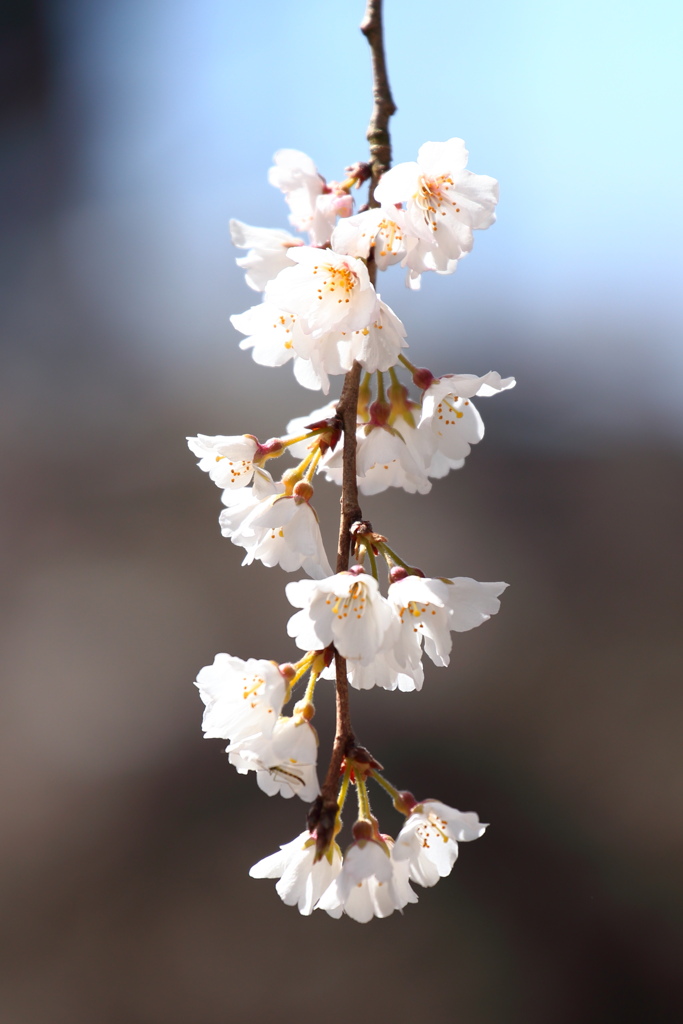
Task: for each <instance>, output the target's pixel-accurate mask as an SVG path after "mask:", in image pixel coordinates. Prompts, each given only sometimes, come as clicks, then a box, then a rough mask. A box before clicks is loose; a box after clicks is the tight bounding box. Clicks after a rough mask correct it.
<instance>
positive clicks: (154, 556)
mask: <svg viewBox="0 0 683 1024" xmlns="http://www.w3.org/2000/svg"><path fill="white" fill-rule="evenodd" d="M1 10H2V41H1V57H0V75H1V78H2V86H3V89H2V141H1V146H0V187H1V189H2V207H3V224H4V230H3V234H2V241H1V242H0V254H1V260H2V292H3V296H2V312H1V314H0V317H1V322H2V356H1V360H2V367H1V368H2V375H1V380H0V390H1V397H2V403H1V407H0V417H1V422H2V431H1V432H0V458H1V462H2V479H3V491H2V493H3V500H2V503H1V506H0V527H1V529H2V546H3V556H4V564H5V569H4V573H3V576H4V582H5V588H4V596H3V615H2V619H1V620H0V630H1V631H2V665H3V684H2V698H1V699H2V716H1V720H0V721H1V724H0V739H1V742H0V764H1V766H2V779H3V789H4V791H5V793H4V799H3V810H2V815H3V825H2V835H3V839H2V848H1V852H0V871H1V877H0V899H1V901H2V913H1V914H0V922H1V924H0V929H1V930H2V932H3V933H4V934H3V935H2V943H1V945H2V949H3V957H2V965H1V966H0V973H1V975H2V985H1V988H2V992H3V995H2V997H1V1000H2V1005H1V1006H0V1022H1V1024H189V1022H192V1024H219V1022H225V1021H231V1020H233V1019H239V1020H243V1021H247V1022H249V1024H261V1022H263V1024H266V1022H271V1021H273V1020H280V1021H287V1022H288V1021H292V1020H295V1019H296V1020H298V1019H300V1018H301V1015H302V1014H308V1015H311V1014H315V1016H316V1019H317V1017H318V1016H325V1018H326V1019H327V1020H329V1021H331V1022H332V1024H336V1022H337V1021H344V1020H347V1019H348V1017H349V1016H350V1015H351V1014H358V1012H359V1011H360V1012H361V1013H363V1014H373V1015H378V1014H381V1015H382V1017H383V1018H392V1019H394V1020H400V1021H402V1020H409V1019H413V1017H414V1016H415V1015H416V1014H418V1013H424V1011H425V1008H426V1007H428V1008H429V1012H430V1013H433V1014H435V1015H436V1016H439V1017H440V1018H441V1019H444V1020H453V1021H457V1022H458V1024H517V1022H520V1024H521V1022H524V1024H548V1022H553V1024H577V1022H582V1024H583V1022H594V1021H595V1022H617V1021H618V1022H619V1024H628V1022H634V1024H640V1022H646V1021H647V1022H648V1024H650V1022H655V1024H658V1022H663V1024H664V1022H666V1024H669V1022H674V1021H679V1020H681V1019H683V995H682V991H683V986H682V985H681V958H680V954H681V939H682V938H683V935H682V934H681V921H682V916H683V915H682V904H683V885H682V884H681V867H680V865H681V853H682V852H683V849H682V848H683V819H682V815H681V808H682V806H683V764H682V760H681V742H680V741H681V721H682V717H681V714H682V712H683V699H682V697H681V680H682V678H683V672H682V669H683V631H682V630H681V613H680V608H681V601H680V596H679V588H680V585H679V580H680V577H681V571H682V569H683V565H682V564H681V563H682V562H683V556H682V549H681V540H680V537H681V523H682V519H683V479H682V475H681V466H682V459H681V454H682V452H681V446H682V442H683V402H682V401H681V374H682V372H683V349H682V348H681V345H680V342H679V338H680V329H681V323H682V320H683V316H682V300H681V290H680V287H677V285H679V282H680V259H679V251H680V238H681V232H682V229H683V213H682V209H683V207H682V205H681V202H680V195H681V186H682V184H683V183H682V182H681V166H682V157H683V145H682V143H681V136H680V130H679V128H680V102H681V75H680V28H681V20H682V18H681V13H680V7H679V6H678V5H675V4H674V3H673V2H671V3H668V2H662V0H653V2H650V3H649V4H645V3H642V2H635V3H632V4H628V3H627V4H623V3H620V4H617V3H616V2H610V0H598V2H597V3H595V2H593V3H588V2H586V0H578V2H577V0H575V2H572V3H571V4H570V3H569V2H568V0H558V2H557V3H554V4H547V3H544V2H541V0H523V2H520V3H513V4H506V3H503V2H502V0H493V2H492V3H491V4H488V5H487V6H486V8H483V9H480V10H477V9H475V8H473V7H472V6H471V5H466V4H457V3H450V2H448V0H435V2H433V3H430V4H429V5H428V6H427V7H424V8H423V7H421V6H418V5H417V3H415V2H413V3H409V2H408V0H387V3H386V13H385V20H386V36H387V53H388V63H389V71H390V75H391V81H392V86H393V91H394V95H395V99H396V102H397V104H398V107H399V112H398V114H397V116H396V117H395V119H394V121H393V123H392V132H393V139H394V158H395V160H396V161H401V160H410V159H414V158H415V154H416V151H417V148H418V147H419V145H420V144H421V143H422V142H424V141H426V140H441V139H446V138H449V137H451V136H454V135H458V136H462V137H463V138H464V139H465V140H466V142H467V144H468V148H469V149H470V154H471V156H470V167H471V169H472V170H474V171H476V172H478V173H485V174H491V175H494V176H495V177H497V178H499V179H500V181H501V203H500V207H499V210H500V213H499V220H498V223H497V224H496V225H495V227H494V228H493V229H492V230H490V231H488V232H480V233H477V236H476V239H475V247H474V251H473V253H472V254H471V255H470V256H469V257H468V258H467V259H465V260H463V261H462V263H461V265H460V267H459V269H458V272H457V274H455V275H454V276H452V277H449V278H439V279H436V280H434V279H425V280H424V284H423V288H422V291H421V292H419V293H410V292H408V291H407V290H405V289H404V286H403V281H402V273H401V272H400V271H399V270H398V269H397V270H395V271H394V272H393V273H389V274H387V282H386V284H384V282H382V288H383V297H384V298H386V299H387V300H388V301H389V302H390V304H391V305H392V306H393V307H394V308H395V309H396V311H397V312H398V314H399V315H400V316H401V318H402V319H403V320H404V322H405V323H406V326H407V328H408V340H409V342H410V344H411V352H410V355H411V356H412V357H413V358H414V359H415V360H416V361H417V362H418V363H419V364H421V365H428V366H429V367H430V368H431V369H432V370H433V371H434V372H435V373H444V372H453V371H454V372H471V373H477V374H480V373H484V372H486V371H487V370H489V369H496V370H498V371H499V372H500V373H501V374H503V375H508V374H514V375H516V376H517V378H518V382H519V383H518V386H517V388H516V389H515V390H514V391H512V392H509V393H505V394H504V395H501V396H500V397H497V398H496V399H495V400H493V401H491V400H490V399H485V400H482V401H481V402H480V403H479V408H480V410H481V411H482V414H483V415H484V418H485V420H486V423H487V437H486V441H485V443H484V444H482V445H480V446H479V448H478V449H476V450H475V451H474V452H473V454H472V456H471V457H470V459H469V460H468V464H467V466H466V468H465V469H464V470H463V471H462V472H460V473H453V474H451V475H450V476H449V477H447V478H446V479H445V480H442V481H437V482H436V483H435V486H434V488H433V491H432V493H431V495H430V496H429V497H427V498H421V497H418V496H413V497H411V496H405V495H403V494H402V493H401V494H399V493H389V494H385V495H381V496H378V497H376V498H372V499H368V500H367V501H366V502H364V512H365V514H366V515H367V516H368V517H369V518H371V519H372V521H373V523H374V525H375V528H376V529H379V530H381V532H383V533H386V534H388V535H389V537H390V539H391V541H392V542H393V544H394V546H395V547H398V549H399V550H400V551H401V552H402V553H404V554H405V556H406V557H407V558H408V559H409V560H410V561H411V562H412V563H413V564H419V565H422V566H423V568H425V570H426V571H428V572H432V574H434V575H437V574H440V573H445V574H447V575H452V576H453V575H464V576H473V577H475V578H477V579H480V580H498V579H504V580H507V581H508V582H510V584H511V586H510V589H509V591H508V592H507V593H506V595H505V598H504V602H503V608H502V611H501V614H500V615H499V616H498V617H497V618H496V619H494V620H492V621H491V622H490V623H487V624H486V625H485V626H484V627H483V628H482V629H480V630H475V631H474V632H472V633H466V634H462V635H458V636H456V646H455V649H454V657H453V661H452V665H451V668H450V669H449V670H440V671H434V672H432V673H431V674H429V675H428V678H427V681H426V683H425V688H424V691H423V692H422V693H421V694H400V693H394V694H391V693H385V692H383V691H381V692H375V691H371V692H369V693H366V694H362V695H358V694H354V695H353V697H354V699H353V708H354V722H355V724H356V727H357V731H358V734H359V738H360V739H361V741H362V742H363V743H365V744H366V745H367V746H369V747H370V748H371V749H372V751H373V753H374V754H375V756H377V757H378V758H379V759H380V760H381V761H382V762H383V763H384V765H385V768H386V772H387V775H388V777H389V778H390V779H392V781H394V782H395V783H396V784H397V785H399V786H401V787H406V788H410V789H412V790H414V791H415V792H416V793H417V794H418V796H427V795H431V796H435V797H439V798H440V799H443V800H444V801H445V802H447V803H450V804H452V805H454V806H457V807H460V808H461V809H463V810H469V809H476V810H477V811H478V812H479V814H480V815H481V817H482V818H483V819H484V820H486V821H490V822H492V826H491V828H490V830H489V832H488V833H487V835H486V837H485V838H484V839H482V840H481V841H480V842H477V843H476V844H473V845H465V846H464V848H461V857H460V861H459V863H458V865H457V866H456V868H455V870H454V872H453V874H452V875H451V877H450V878H449V879H447V880H443V881H442V882H441V883H440V884H439V885H438V886H437V887H436V888H434V889H430V890H420V904H419V905H418V906H417V907H408V908H407V910H406V912H405V914H404V916H400V915H399V914H395V915H394V916H393V917H392V918H390V919H388V920H385V921H374V922H372V923H371V924H370V925H367V926H365V927H364V928H361V926H360V925H356V924H355V923H354V922H351V921H348V920H344V921H341V922H335V921H332V920H331V919H330V918H328V917H327V916H326V915H323V914H316V915H313V917H312V918H310V919H304V918H300V917H299V915H298V914H297V912H296V911H295V910H293V909H290V908H286V907H284V906H283V905H282V904H281V902H280V900H279V899H278V897H277V896H276V894H275V892H274V886H273V883H271V882H268V881H259V882H257V881H250V880H249V879H248V878H247V872H248V869H249V866H250V865H251V864H252V863H254V862H255V861H256V860H258V859H260V858H261V857H263V856H265V855H266V854H268V853H270V852H272V851H274V850H275V849H276V848H277V847H278V845H279V844H280V843H284V842H287V841H289V840H290V839H291V838H293V837H294V836H295V835H296V834H297V833H298V832H299V831H300V830H301V828H302V827H303V819H304V814H305V808H304V806H303V805H302V804H301V803H300V802H299V801H296V803H295V802H285V801H283V800H268V799H267V798H266V797H265V796H264V795H263V794H261V793H260V792H259V791H258V790H257V787H256V785H255V782H254V780H253V778H243V777H238V776H237V775H236V774H235V773H234V772H233V771H232V769H230V768H229V765H228V763H227V759H226V758H225V756H224V755H223V754H222V752H221V745H220V743H219V742H217V741H212V742H205V741H203V740H202V738H201V732H200V719H201V703H200V700H199V697H198V695H197V693H196V691H195V689H194V687H193V686H192V681H193V679H194V678H195V676H196V673H197V671H198V669H199V668H200V667H201V666H202V665H205V664H208V663H210V662H211V661H212V660H213V657H214V655H215V653H216V652H217V651H229V652H230V653H232V654H236V655H238V656H241V657H243V658H247V657H252V656H255V657H268V658H274V659H277V660H280V661H284V660H287V659H289V658H291V657H292V656H293V655H294V654H295V651H294V648H293V645H292V644H291V642H290V641H288V639H287V638H286V635H285V628H284V627H285V623H286V620H287V618H288V617H289V614H290V611H291V609H290V607H289V605H288V604H287V602H286V600H285V597H284V590H283V588H284V583H285V581H286V577H285V574H284V573H281V572H279V570H265V569H263V568H262V567H261V566H260V565H257V566H254V567H251V568H250V569H240V567H239V566H240V561H241V556H240V551H239V550H238V549H236V548H234V547H233V546H232V545H230V543H229V542H227V541H226V540H224V539H223V538H221V536H220V533H219V530H218V527H217V525H216V522H215V520H216V517H217V514H218V511H219V493H218V491H217V489H216V488H215V486H214V485H213V484H211V482H210V481H209V480H208V479H207V478H206V477H205V476H203V475H202V474H200V473H199V472H198V471H197V469H196V468H195V464H194V463H195V460H194V458H193V457H192V456H191V455H190V454H189V452H188V451H187V449H186V447H185V442H184V437H185V435H187V434H190V435H193V434H196V433H198V432H202V433H207V434H215V433H225V434H230V433H242V432H253V433H256V434H258V435H259V436H260V437H262V438H265V437H268V436H270V435H272V434H277V433H279V432H281V431H282V428H283V425H284V423H286V421H287V420H288V419H289V418H290V417H292V416H294V415H301V414H304V413H306V412H308V411H309V410H311V409H314V408H316V407H317V406H319V405H320V404H322V401H321V396H320V395H319V394H316V393H313V392H311V393H309V392H304V391H303V390H302V389H301V388H299V387H298V386H297V385H295V383H294V381H293V378H292V375H291V371H290V370H289V368H284V369H282V370H279V371H276V370H267V369H263V368H259V367H256V366H255V365H254V364H253V363H252V362H251V360H250V358H249V356H248V355H247V354H245V353H241V352H239V350H238V348H237V345H238V339H239V336H238V335H236V333H235V332H234V331H233V330H232V328H231V327H230V324H229V321H228V318H229V316H230V314H232V313H234V312H239V311H242V310H243V309H246V308H247V307H248V306H249V305H251V304H252V303H253V302H254V301H257V297H256V296H255V295H254V293H253V292H250V291H249V289H248V288H247V287H246V285H245V284H244V281H243V278H242V274H241V272H240V271H239V270H238V269H237V268H236V267H235V265H234V257H235V255H237V254H236V252H235V250H233V249H232V247H231V245H230V241H229V233H228V221H229V218H230V217H231V216H235V217H238V218H239V219H241V220H244V221H246V222H247V223H252V224H257V225H264V226H273V227H275V226H277V227H286V226H287V221H286V208H285V206H284V203H283V202H282V199H281V196H280V194H279V193H277V192H276V191H275V190H274V189H272V188H270V186H268V184H267V181H266V174H267V169H268V167H269V165H270V162H271V156H272V153H273V152H274V151H275V150H276V149H278V148H281V147H292V148H298V149H302V150H304V151H306V152H308V153H310V155H311V156H312V157H313V158H314V160H315V161H316V163H317V165H318V167H319V168H320V170H321V172H322V173H323V174H324V175H326V176H327V177H328V178H340V177H341V176H342V173H343V168H344V167H345V166H346V165H347V164H349V163H351V162H353V161H355V160H358V159H363V158H364V157H365V154H366V143H365V138H364V135H365V128H366V125H367V121H368V117H369V113H370V107H371V102H370V90H371V83H370V70H369V55H368V52H367V46H366V43H365V40H364V39H363V37H362V36H361V35H360V33H359V31H358V27H357V26H358V24H359V22H360V20H361V17H362V13H363V10H362V3H361V2H358V3H355V4H352V3H346V4H343V5H339V6H334V5H328V4H325V5H323V4H322V3H314V2H312V0H305V2H298V0H297V2H294V3H290V4H284V3H271V2H269V0H266V2H265V3H262V4H247V5H243V4H237V3H236V2H234V0H99V2H98V3H88V2H86V0H52V2H49V0H42V2H41V0H5V2H4V3H3V4H2V8H1ZM337 497H338V495H337V494H336V493H335V491H334V489H333V488H332V487H331V486H330V485H327V486H323V485H322V484H321V487H320V488H319V490H318V494H317V496H316V498H317V501H316V504H317V507H318V508H319V510H320V513H321V517H322V519H323V525H324V531H325V535H326V537H327V538H328V540H329V542H330V545H333V544H334V537H335V534H336V524H335V509H336V502H337ZM420 528H422V530H421V529H420ZM323 698H324V699H323V701H322V704H323V707H322V709H321V712H320V714H319V717H318V720H317V721H316V724H319V727H320V732H321V742H322V752H321V760H324V758H325V753H324V751H325V750H326V749H327V746H328V744H329V741H330V729H329V726H328V725H327V724H326V723H325V721H324V719H325V717H326V716H325V714H324V712H328V713H329V711H330V709H331V700H330V695H329V694H328V695H327V696H325V695H323ZM376 804H377V810H378V812H379V813H380V816H381V822H382V826H383V827H384V828H385V829H386V830H388V831H394V832H395V831H396V829H397V828H398V825H399V822H398V818H397V816H396V815H395V814H394V812H393V810H392V809H391V807H390V806H389V804H388V802H384V801H383V797H382V795H381V794H380V795H378V796H377V797H376Z"/></svg>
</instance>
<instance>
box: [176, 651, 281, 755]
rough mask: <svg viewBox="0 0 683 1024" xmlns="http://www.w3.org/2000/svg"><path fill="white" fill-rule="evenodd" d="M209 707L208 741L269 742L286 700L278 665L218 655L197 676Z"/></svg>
mask: <svg viewBox="0 0 683 1024" xmlns="http://www.w3.org/2000/svg"><path fill="white" fill-rule="evenodd" d="M196 686H197V687H198V689H199V694H200V696H201V698H202V700H203V701H204V704H205V705H206V708H205V710H204V719H203V722H202V729H203V731H204V735H205V737H206V738H207V739H211V738H220V739H226V740H227V739H231V740H233V741H238V740H245V739H250V738H252V737H259V738H265V739H270V737H271V736H272V733H273V730H274V729H275V724H276V722H277V719H278V715H279V713H280V709H281V707H282V704H283V701H284V699H285V693H286V684H285V680H284V678H283V676H282V674H281V672H280V670H279V669H278V666H277V665H276V664H275V662H272V661H262V660H257V659H255V658H249V660H248V661H242V659H241V658H235V657H233V655H231V654H217V655H216V657H215V659H214V662H213V665H206V666H205V667H204V668H203V669H201V671H200V672H199V674H198V676H197V682H196Z"/></svg>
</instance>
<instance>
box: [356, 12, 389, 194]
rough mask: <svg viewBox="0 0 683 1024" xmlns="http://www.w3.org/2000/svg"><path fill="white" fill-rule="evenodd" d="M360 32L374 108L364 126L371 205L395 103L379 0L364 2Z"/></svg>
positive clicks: (386, 165)
mask: <svg viewBox="0 0 683 1024" xmlns="http://www.w3.org/2000/svg"><path fill="white" fill-rule="evenodd" d="M360 30H361V32H362V33H363V35H364V36H365V38H366V39H367V41H368V43H369V46H370V52H371V54H372V95H373V97H374V101H375V103H374V106H373V108H372V116H371V117H370V124H369V125H368V131H367V140H368V142H369V143H370V167H371V170H372V179H371V181H370V191H369V199H368V203H369V205H370V206H371V207H372V206H377V205H379V204H378V203H376V202H375V186H376V185H377V183H378V181H379V179H380V178H381V177H382V175H383V174H384V172H385V171H388V170H389V168H390V167H391V139H390V137H389V118H390V117H391V115H392V114H395V113H396V104H395V103H394V100H393V97H392V95H391V88H390V86H389V76H388V74H387V63H386V58H385V56H384V29H383V26H382V0H367V6H366V8H365V17H364V18H363V21H362V23H361V26H360Z"/></svg>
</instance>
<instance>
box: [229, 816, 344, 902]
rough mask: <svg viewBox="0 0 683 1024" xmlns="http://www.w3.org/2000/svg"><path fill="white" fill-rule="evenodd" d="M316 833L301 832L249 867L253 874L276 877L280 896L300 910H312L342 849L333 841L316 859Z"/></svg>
mask: <svg viewBox="0 0 683 1024" xmlns="http://www.w3.org/2000/svg"><path fill="white" fill-rule="evenodd" d="M315 840H316V837H315V835H313V834H311V833H310V832H302V833H301V835H299V836H297V837H296V839H293V840H292V841H291V843H286V844H285V845H284V846H281V847H280V849H279V851H278V852H277V853H272V854H271V855H270V856H269V857H264V858H263V860H260V861H258V863H257V864H254V866H253V867H252V868H250V869H249V874H250V875H251V877H252V878H277V879H279V881H278V882H277V885H276V886H275V891H276V892H277V894H278V896H279V897H280V899H281V900H282V901H283V903H285V904H286V905H287V906H289V907H293V906H294V905H296V906H297V907H298V909H299V913H300V914H304V915H306V916H307V915H308V914H311V913H312V912H313V910H314V908H315V905H316V903H317V902H318V900H319V899H320V897H321V896H322V894H323V893H324V892H325V890H326V889H327V888H329V886H330V885H331V884H332V882H333V881H334V880H335V878H336V877H337V875H338V874H339V872H340V871H341V866H342V858H341V850H340V849H339V847H338V846H337V844H336V843H332V845H331V846H330V848H329V850H328V851H327V853H326V854H325V855H324V856H323V857H321V858H320V860H318V861H316V860H315Z"/></svg>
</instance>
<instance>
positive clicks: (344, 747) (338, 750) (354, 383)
mask: <svg viewBox="0 0 683 1024" xmlns="http://www.w3.org/2000/svg"><path fill="white" fill-rule="evenodd" d="M360 30H361V32H362V33H363V35H364V36H365V38H366V39H367V41H368V44H369V46H370V53H371V57H372V80H373V90H372V91H373V97H374V106H373V110H372V115H371V117H370V123H369V125H368V130H367V136H366V137H367V140H368V142H369V144H370V166H371V172H372V177H371V181H370V188H369V193H368V202H369V205H370V206H376V205H378V204H377V203H376V202H375V199H374V191H375V186H376V185H377V183H378V182H379V180H380V178H381V177H382V175H383V174H384V172H385V171H387V170H388V169H389V166H390V164H391V140H390V137H389V118H390V117H391V115H392V114H394V113H395V112H396V105H395V103H394V101H393V98H392V95H391V88H390V86H389V78H388V75H387V68H386V60H385V56H384V35H383V28H382V0H367V6H366V9H365V15H364V17H363V21H362V23H361V26H360ZM368 273H369V276H370V280H371V282H372V284H373V286H374V285H375V282H376V279H377V265H376V264H375V261H374V259H372V258H371V259H370V260H369V261H368ZM360 379H361V366H360V363H358V362H354V364H353V366H352V368H351V369H350V370H349V372H348V373H347V374H346V377H345V378H344V386H343V388H342V393H341V398H340V399H339V402H338V404H337V417H338V419H339V420H340V421H341V423H342V427H343V431H344V449H343V458H342V467H343V468H342V495H341V516H340V523H339V542H338V546H337V570H336V571H337V572H344V571H345V570H346V569H348V567H349V557H350V553H351V529H352V527H353V525H354V523H356V522H358V521H359V520H361V519H362V518H363V515H362V512H361V509H360V505H359V501H358V477H357V472H356V448H357V444H356V423H357V418H358V391H359V388H360ZM335 670H336V729H335V737H334V745H333V747H332V756H331V758H330V764H329V768H328V770H327V775H326V777H325V782H324V783H323V786H322V789H321V793H320V796H319V797H318V799H317V800H316V802H315V803H314V804H313V806H312V808H311V811H310V813H309V817H308V825H309V828H310V829H311V831H313V830H314V829H315V830H317V841H316V847H317V853H318V856H321V855H322V854H323V853H324V851H325V850H326V849H327V847H328V846H329V843H330V841H331V840H332V838H333V832H334V827H335V823H336V817H337V810H338V805H337V785H338V782H339V775H340V772H341V767H342V763H343V760H344V758H345V757H346V756H347V755H348V753H349V751H350V750H351V749H352V748H353V746H354V744H355V737H354V734H353V729H352V727H351V715H350V710H349V681H348V674H347V669H346V659H345V658H343V657H342V656H341V655H340V654H339V652H338V651H335Z"/></svg>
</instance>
